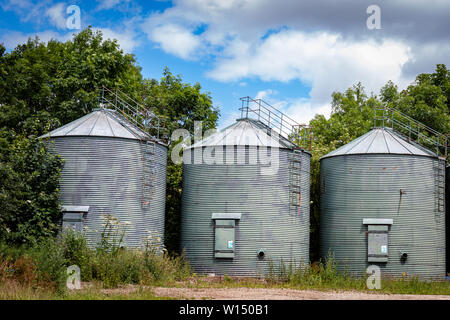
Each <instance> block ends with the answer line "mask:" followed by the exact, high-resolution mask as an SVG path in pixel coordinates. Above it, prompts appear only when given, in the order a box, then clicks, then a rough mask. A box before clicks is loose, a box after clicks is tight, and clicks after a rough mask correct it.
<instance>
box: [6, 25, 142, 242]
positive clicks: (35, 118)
mask: <svg viewBox="0 0 450 320" xmlns="http://www.w3.org/2000/svg"><path fill="white" fill-rule="evenodd" d="M0 75H1V77H0V161H1V162H0V180H1V181H0V202H1V203H0V237H2V238H3V239H5V240H7V241H9V242H14V243H23V242H25V243H33V242H36V241H38V240H40V239H42V238H44V237H49V236H52V235H54V234H55V232H56V230H57V228H56V226H57V222H58V219H59V218H60V207H59V200H58V199H59V189H58V188H59V178H60V171H61V166H62V160H61V159H60V158H59V157H58V156H56V155H53V154H51V153H50V152H49V150H48V146H47V145H46V142H45V141H41V140H40V139H38V138H37V137H39V136H40V135H42V134H44V133H46V132H48V131H49V130H52V129H54V128H56V127H58V126H60V125H62V124H66V123H68V122H70V121H72V120H74V119H77V118H79V117H81V116H83V115H84V114H86V113H89V112H90V111H91V110H92V109H93V108H96V107H98V88H99V87H101V86H103V85H104V86H106V87H111V88H118V89H121V90H122V91H124V92H126V93H127V94H128V95H131V96H133V97H134V98H136V99H138V98H141V100H142V97H141V96H140V94H141V92H142V90H141V89H142V85H143V83H142V81H143V80H142V77H141V73H140V68H139V67H138V66H137V65H136V61H135V59H134V57H133V56H132V55H129V54H124V53H123V51H122V50H121V49H120V48H119V45H118V44H117V41H116V40H113V41H112V40H103V39H102V34H101V32H93V31H92V29H91V28H87V29H86V30H83V31H82V32H80V33H79V34H77V35H75V36H74V38H73V39H72V40H70V41H67V42H65V43H61V42H58V41H55V40H50V41H49V42H48V43H43V42H40V41H39V39H38V38H35V39H29V40H28V41H27V43H25V44H21V45H19V46H17V47H16V48H15V49H14V50H12V51H11V52H9V53H6V50H5V48H4V46H3V45H0Z"/></svg>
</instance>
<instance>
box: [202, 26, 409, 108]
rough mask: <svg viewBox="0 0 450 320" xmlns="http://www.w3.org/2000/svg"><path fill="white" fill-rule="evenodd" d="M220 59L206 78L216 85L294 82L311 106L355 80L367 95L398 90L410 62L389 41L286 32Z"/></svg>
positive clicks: (406, 52) (404, 48)
mask: <svg viewBox="0 0 450 320" xmlns="http://www.w3.org/2000/svg"><path fill="white" fill-rule="evenodd" d="M228 54H229V57H226V58H219V59H218V61H217V65H216V68H215V69H213V70H212V71H210V72H209V76H210V77H212V78H214V79H217V80H220V81H234V80H238V79H242V78H245V77H249V76H255V77H258V78H260V79H262V80H264V81H282V82H287V81H290V80H294V79H298V80H300V81H302V82H303V83H305V84H309V85H311V87H312V89H311V92H310V96H311V99H312V103H313V106H315V105H317V104H319V105H321V104H323V103H325V102H326V101H329V98H330V95H331V93H332V92H333V91H336V90H345V89H346V88H348V87H349V86H351V85H352V84H354V82H355V81H356V80H362V81H364V84H365V85H366V86H367V87H368V88H371V89H375V88H380V87H381V86H382V85H383V84H385V83H386V82H387V81H388V80H395V81H397V82H400V83H401V84H402V85H403V84H407V83H408V82H409V81H410V80H412V79H406V80H405V79H402V66H403V65H404V64H405V63H406V62H407V61H408V60H409V58H410V54H411V53H410V48H409V47H408V46H407V45H406V44H403V43H400V42H394V41H390V40H386V41H383V42H382V43H378V42H375V41H373V40H366V41H361V42H347V41H345V40H342V39H340V37H339V36H338V35H333V34H327V33H314V34H308V33H304V32H301V31H293V30H285V31H281V32H279V33H275V34H272V35H270V36H269V37H268V38H266V39H265V40H264V41H262V42H261V43H259V44H258V45H257V46H256V47H255V48H247V49H246V50H241V48H238V49H237V52H236V53H234V52H228Z"/></svg>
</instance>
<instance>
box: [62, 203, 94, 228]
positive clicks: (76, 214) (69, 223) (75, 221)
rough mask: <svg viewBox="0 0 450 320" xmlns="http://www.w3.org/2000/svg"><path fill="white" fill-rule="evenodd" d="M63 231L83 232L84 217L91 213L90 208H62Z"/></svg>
mask: <svg viewBox="0 0 450 320" xmlns="http://www.w3.org/2000/svg"><path fill="white" fill-rule="evenodd" d="M61 209H62V212H63V219H62V229H63V230H64V228H70V229H73V230H74V231H75V232H81V231H82V230H83V222H84V215H86V214H87V213H88V212H89V206H62V208H61Z"/></svg>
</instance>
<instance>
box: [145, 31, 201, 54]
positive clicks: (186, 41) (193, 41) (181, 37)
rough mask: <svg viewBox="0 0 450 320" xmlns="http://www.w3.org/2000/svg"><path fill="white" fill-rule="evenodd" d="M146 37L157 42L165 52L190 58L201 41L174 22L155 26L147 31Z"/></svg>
mask: <svg viewBox="0 0 450 320" xmlns="http://www.w3.org/2000/svg"><path fill="white" fill-rule="evenodd" d="M148 37H149V38H150V39H151V40H152V41H154V42H156V43H158V44H159V45H160V46H161V48H162V49H163V50H164V51H165V52H167V53H170V54H173V55H175V56H177V57H180V58H183V59H190V58H192V54H193V52H195V51H196V50H197V49H198V47H199V46H200V43H201V41H200V39H199V37H197V36H195V35H194V34H192V33H191V32H190V31H189V30H188V29H186V28H183V27H181V26H179V25H176V24H166V25H162V26H156V27H154V28H152V29H151V31H150V32H149V33H148Z"/></svg>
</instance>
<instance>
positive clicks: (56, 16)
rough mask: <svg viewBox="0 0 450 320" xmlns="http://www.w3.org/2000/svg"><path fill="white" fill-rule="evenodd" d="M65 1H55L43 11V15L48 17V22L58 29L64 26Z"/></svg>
mask: <svg viewBox="0 0 450 320" xmlns="http://www.w3.org/2000/svg"><path fill="white" fill-rule="evenodd" d="M66 7H67V5H66V4H65V3H62V2H60V3H57V4H55V5H54V6H52V7H50V8H48V9H47V10H46V11H45V15H46V16H47V17H48V18H49V20H50V23H51V24H52V25H54V26H55V27H56V28H58V29H65V28H66V13H65V10H66Z"/></svg>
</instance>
